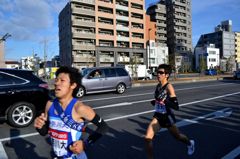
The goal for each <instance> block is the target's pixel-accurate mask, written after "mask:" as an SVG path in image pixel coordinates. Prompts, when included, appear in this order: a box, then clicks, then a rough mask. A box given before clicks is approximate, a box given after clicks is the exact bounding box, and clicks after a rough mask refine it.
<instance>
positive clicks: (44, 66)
mask: <svg viewBox="0 0 240 159" xmlns="http://www.w3.org/2000/svg"><path fill="white" fill-rule="evenodd" d="M46 61H47V41H46V39H45V40H44V48H43V71H44V72H43V75H44V79H46V76H47V73H46Z"/></svg>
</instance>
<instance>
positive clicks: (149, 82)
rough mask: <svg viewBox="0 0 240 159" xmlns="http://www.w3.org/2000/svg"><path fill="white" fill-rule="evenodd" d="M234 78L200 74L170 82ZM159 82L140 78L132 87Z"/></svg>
mask: <svg viewBox="0 0 240 159" xmlns="http://www.w3.org/2000/svg"><path fill="white" fill-rule="evenodd" d="M225 79H228V80H233V77H232V75H217V76H198V77H183V78H175V79H173V78H171V79H170V80H169V82H171V83H172V84H174V83H191V82H199V81H215V80H225ZM157 83H158V81H157V80H145V81H144V80H141V81H140V80H139V81H133V85H132V87H139V86H150V85H156V84H157Z"/></svg>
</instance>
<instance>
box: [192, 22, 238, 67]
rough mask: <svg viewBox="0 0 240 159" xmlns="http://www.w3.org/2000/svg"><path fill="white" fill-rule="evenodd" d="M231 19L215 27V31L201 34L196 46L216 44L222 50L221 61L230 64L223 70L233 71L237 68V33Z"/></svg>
mask: <svg viewBox="0 0 240 159" xmlns="http://www.w3.org/2000/svg"><path fill="white" fill-rule="evenodd" d="M231 28H232V22H231V20H228V21H224V22H222V23H221V25H218V26H217V27H215V32H212V33H208V34H203V35H201V36H200V38H199V40H198V42H197V45H196V47H203V46H205V45H207V44H215V47H216V48H219V50H220V59H221V63H220V64H224V63H225V64H224V65H228V67H225V66H221V67H222V68H226V69H224V70H223V71H233V70H235V69H236V64H235V34H234V32H232V31H231V30H232V29H231Z"/></svg>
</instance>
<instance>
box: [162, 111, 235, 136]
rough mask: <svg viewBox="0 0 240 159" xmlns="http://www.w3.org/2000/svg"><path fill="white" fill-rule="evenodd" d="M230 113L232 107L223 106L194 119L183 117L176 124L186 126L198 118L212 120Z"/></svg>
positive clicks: (195, 121) (194, 122)
mask: <svg viewBox="0 0 240 159" xmlns="http://www.w3.org/2000/svg"><path fill="white" fill-rule="evenodd" d="M231 114H232V109H231V108H224V109H222V110H218V111H215V112H212V113H209V114H206V115H203V116H199V117H197V118H194V119H183V120H181V121H179V122H177V123H176V126H177V127H178V128H179V127H182V126H187V125H191V124H197V123H198V121H199V120H203V119H204V120H213V119H216V118H224V117H228V116H230V115H231ZM166 130H167V129H161V130H160V132H164V131H166Z"/></svg>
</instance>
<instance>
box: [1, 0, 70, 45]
mask: <svg viewBox="0 0 240 159" xmlns="http://www.w3.org/2000/svg"><path fill="white" fill-rule="evenodd" d="M64 5H66V1H65V2H64V1H63V0H38V1H35V0H3V1H2V0H0V21H1V25H0V35H1V34H5V33H7V32H8V33H10V34H12V39H14V40H31V41H32V40H33V41H39V40H40V39H44V38H46V36H53V35H48V32H49V33H50V34H52V32H53V33H57V29H58V26H57V21H58V19H57V18H58V12H59V11H60V10H61V9H62V8H63V7H64ZM53 30H55V31H53ZM54 36H55V35H54Z"/></svg>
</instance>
